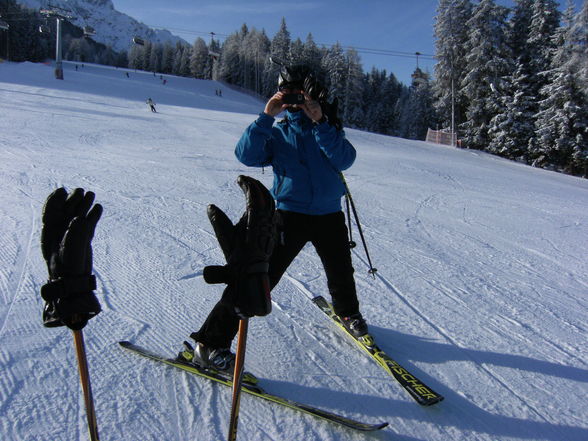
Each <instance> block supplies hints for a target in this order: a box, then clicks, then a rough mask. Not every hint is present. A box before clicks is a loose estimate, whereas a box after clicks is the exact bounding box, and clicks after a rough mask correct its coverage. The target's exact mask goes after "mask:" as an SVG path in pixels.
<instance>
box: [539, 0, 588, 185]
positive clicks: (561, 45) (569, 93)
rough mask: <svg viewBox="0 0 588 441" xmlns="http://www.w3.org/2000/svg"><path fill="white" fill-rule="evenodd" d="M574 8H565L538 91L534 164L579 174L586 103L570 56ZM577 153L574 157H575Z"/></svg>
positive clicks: (585, 145)
mask: <svg viewBox="0 0 588 441" xmlns="http://www.w3.org/2000/svg"><path fill="white" fill-rule="evenodd" d="M573 21H574V7H573V5H572V4H570V5H569V6H568V9H567V10H566V13H565V18H564V24H563V25H562V26H561V27H560V28H559V29H558V30H557V32H556V35H555V38H554V44H555V45H556V50H555V51H554V55H553V59H552V63H551V70H550V71H549V72H548V73H547V78H548V81H549V82H548V84H547V85H545V86H544V87H543V88H542V89H541V96H542V98H543V99H542V100H541V101H540V103H539V105H540V111H539V113H538V115H537V121H536V126H537V140H536V142H535V150H534V151H533V152H532V154H533V158H532V159H533V160H534V163H533V165H536V166H541V167H547V168H551V167H553V168H555V169H557V170H564V171H568V172H571V173H578V172H580V173H581V170H582V168H585V166H586V165H587V164H586V162H584V163H583V164H582V161H579V162H578V161H577V159H578V158H579V157H581V156H582V155H581V154H580V155H579V157H578V155H577V153H581V152H584V159H585V158H586V153H588V132H587V128H588V100H587V95H586V93H584V90H583V88H582V86H581V81H580V78H579V76H578V75H577V69H576V66H575V60H574V57H573V53H574V50H575V44H576V42H575V41H574V40H575V39H574V27H573V25H572V24H573ZM575 153H576V155H575Z"/></svg>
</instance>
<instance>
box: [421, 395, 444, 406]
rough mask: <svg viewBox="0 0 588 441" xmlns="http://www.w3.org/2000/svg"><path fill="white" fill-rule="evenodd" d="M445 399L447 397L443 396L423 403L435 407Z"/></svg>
mask: <svg viewBox="0 0 588 441" xmlns="http://www.w3.org/2000/svg"><path fill="white" fill-rule="evenodd" d="M444 399H445V397H444V396H443V395H438V396H437V397H436V398H434V399H431V400H428V401H425V402H424V403H423V405H424V406H433V405H435V404H437V403H440V402H441V401H443V400H444Z"/></svg>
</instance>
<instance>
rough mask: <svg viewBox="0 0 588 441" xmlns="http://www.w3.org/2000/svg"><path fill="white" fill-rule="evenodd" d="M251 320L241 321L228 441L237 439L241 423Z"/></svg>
mask: <svg viewBox="0 0 588 441" xmlns="http://www.w3.org/2000/svg"><path fill="white" fill-rule="evenodd" d="M248 326H249V319H246V318H245V319H241V320H240V321H239V336H238V339H237V353H236V355H235V371H234V373H233V402H232V404H231V420H230V422H229V437H228V441H235V440H236V439H237V424H238V422H239V404H240V401H241V386H242V384H243V371H244V368H245V349H246V346H247V328H248Z"/></svg>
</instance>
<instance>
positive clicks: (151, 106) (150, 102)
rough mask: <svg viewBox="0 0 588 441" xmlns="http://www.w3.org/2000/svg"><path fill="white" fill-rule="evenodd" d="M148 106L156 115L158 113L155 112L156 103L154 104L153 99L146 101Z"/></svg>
mask: <svg viewBox="0 0 588 441" xmlns="http://www.w3.org/2000/svg"><path fill="white" fill-rule="evenodd" d="M146 103H147V104H149V107H150V108H151V111H152V112H154V113H157V110H155V103H154V102H153V100H152V99H151V98H149V99H148V100H147V101H146Z"/></svg>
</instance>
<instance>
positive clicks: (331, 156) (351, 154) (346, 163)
mask: <svg viewBox="0 0 588 441" xmlns="http://www.w3.org/2000/svg"><path fill="white" fill-rule="evenodd" d="M313 133H314V137H315V139H316V142H317V143H318V145H319V147H320V148H321V150H322V151H323V153H324V154H325V156H326V157H327V159H328V160H329V162H330V163H331V165H332V166H333V167H335V168H336V169H337V171H343V170H346V169H348V168H349V167H351V165H352V164H353V163H354V162H355V156H356V151H355V147H353V145H351V143H350V142H349V141H347V139H346V138H345V133H344V132H343V131H342V130H337V129H336V128H335V127H333V126H332V125H330V124H329V123H327V122H324V123H322V124H319V125H317V126H316V127H314V128H313Z"/></svg>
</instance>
